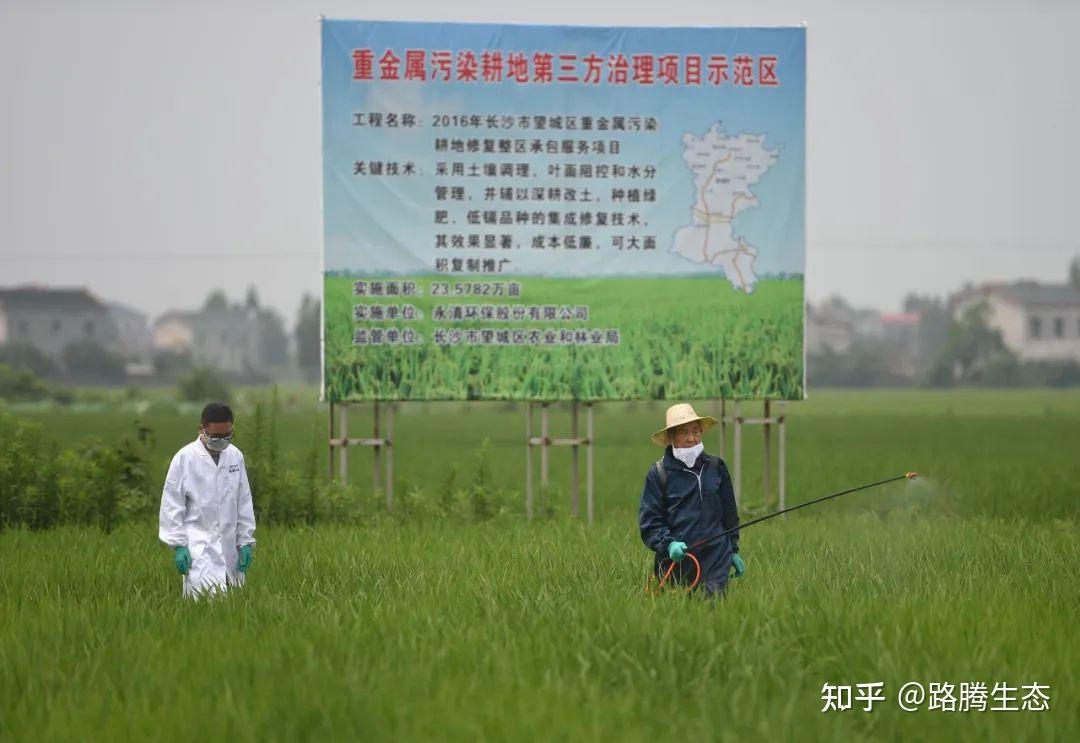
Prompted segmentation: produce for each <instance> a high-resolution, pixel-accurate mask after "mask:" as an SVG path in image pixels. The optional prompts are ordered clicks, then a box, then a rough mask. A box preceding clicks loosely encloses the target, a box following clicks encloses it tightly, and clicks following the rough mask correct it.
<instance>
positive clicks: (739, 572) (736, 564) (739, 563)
mask: <svg viewBox="0 0 1080 743" xmlns="http://www.w3.org/2000/svg"><path fill="white" fill-rule="evenodd" d="M731 567H733V568H735V576H734V577H736V578H741V577H742V576H743V574H744V573H746V563H745V562H743V559H742V558H741V557H739V553H738V552H736V553H735V554H734V555H732V556H731Z"/></svg>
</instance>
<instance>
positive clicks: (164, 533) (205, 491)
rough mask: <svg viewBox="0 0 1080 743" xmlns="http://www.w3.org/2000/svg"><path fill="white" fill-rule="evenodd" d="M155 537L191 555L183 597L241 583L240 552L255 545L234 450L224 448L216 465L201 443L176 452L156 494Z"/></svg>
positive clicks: (240, 459) (240, 460)
mask: <svg viewBox="0 0 1080 743" xmlns="http://www.w3.org/2000/svg"><path fill="white" fill-rule="evenodd" d="M158 537H159V538H160V539H161V541H162V542H164V543H165V544H167V545H169V546H170V547H181V546H184V547H187V548H188V550H189V551H190V552H191V569H190V570H189V571H188V574H187V575H186V576H184V595H185V596H196V595H198V594H202V593H214V592H216V591H225V590H226V589H227V587H228V586H240V585H243V584H244V574H243V573H241V572H240V571H239V569H238V568H237V564H238V562H239V561H240V555H239V549H240V548H241V547H243V546H244V545H246V544H251V545H254V544H255V512H254V510H253V509H252V505H251V486H250V485H248V477H247V469H245V467H244V455H243V454H242V453H241V452H240V450H239V449H237V448H236V447H235V446H229V447H228V448H227V449H225V451H223V452H221V455H220V456H219V457H218V462H217V464H215V463H214V458H213V457H211V456H210V452H208V451H207V450H206V447H205V446H203V443H202V441H201V440H200V439H195V441H193V442H192V443H190V444H188V445H187V446H185V447H184V448H183V449H181V450H180V451H178V452H177V453H176V456H174V457H173V460H172V464H170V465H169V474H168V475H166V477H165V488H164V489H163V490H162V492H161V510H160V512H159V514H158Z"/></svg>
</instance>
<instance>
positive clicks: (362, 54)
mask: <svg viewBox="0 0 1080 743" xmlns="http://www.w3.org/2000/svg"><path fill="white" fill-rule="evenodd" d="M352 60H353V75H352V79H353V80H356V81H359V82H364V81H376V80H399V81H410V80H411V81H417V82H444V83H449V82H458V83H503V82H509V83H517V84H521V85H529V84H534V85H535V84H540V85H545V84H567V83H569V84H578V85H601V84H606V85H711V86H720V85H735V86H741V87H753V86H764V87H770V86H777V85H779V84H780V78H779V77H778V75H777V66H778V64H779V57H778V56H776V55H770V54H763V55H758V56H754V55H751V54H734V55H731V56H730V57H729V56H728V55H725V54H713V55H702V54H630V55H625V54H622V53H620V52H616V53H614V54H597V53H595V52H590V53H589V54H556V53H554V52H535V53H531V54H530V53H527V52H501V51H491V50H485V51H482V52H479V53H477V52H473V51H469V50H460V51H449V50H445V51H444V50H434V49H431V50H429V49H404V50H400V51H395V50H394V49H385V50H382V51H380V50H376V49H354V50H353V53H352Z"/></svg>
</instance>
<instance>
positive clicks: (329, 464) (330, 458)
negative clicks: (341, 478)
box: [326, 402, 334, 480]
mask: <svg viewBox="0 0 1080 743" xmlns="http://www.w3.org/2000/svg"><path fill="white" fill-rule="evenodd" d="M329 442H330V443H329V451H327V452H326V455H327V456H326V477H327V480H333V479H334V403H332V402H331V403H330V438H329Z"/></svg>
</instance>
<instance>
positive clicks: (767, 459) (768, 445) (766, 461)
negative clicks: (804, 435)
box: [761, 397, 772, 507]
mask: <svg viewBox="0 0 1080 743" xmlns="http://www.w3.org/2000/svg"><path fill="white" fill-rule="evenodd" d="M770 411H771V406H770V405H769V398H767V397H766V398H765V423H764V425H763V426H762V428H764V430H765V442H764V443H765V446H764V448H763V449H762V450H761V459H762V463H763V466H764V468H765V469H764V472H763V473H762V475H763V477H762V480H761V485H762V490H763V491H764V493H763V494H762V496H763V497H762V503H764V504H765V505H766V507H768V505H769V504H770V503H771V502H772V424H771V423H770V422H769V419H770Z"/></svg>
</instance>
